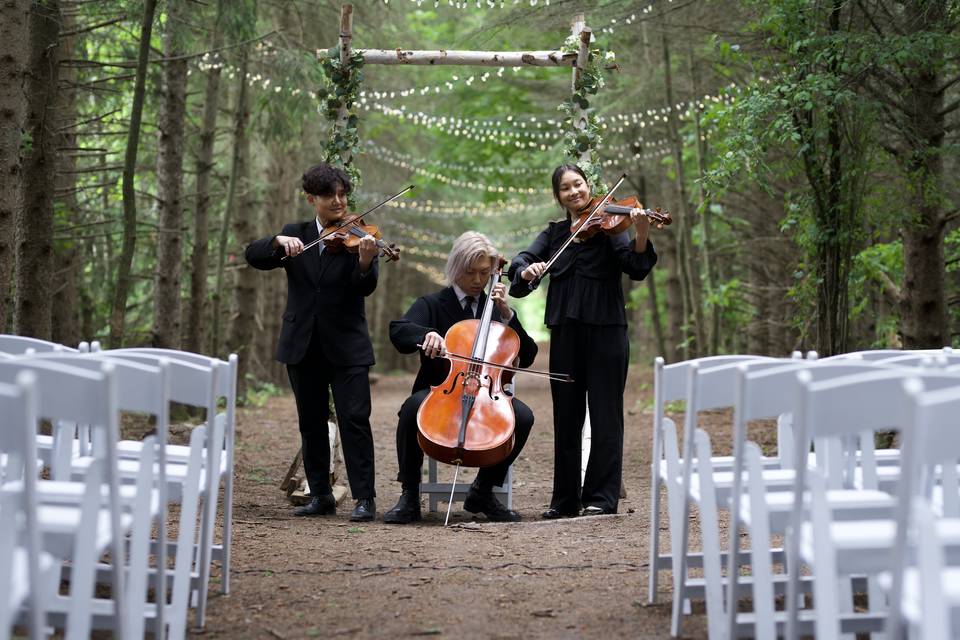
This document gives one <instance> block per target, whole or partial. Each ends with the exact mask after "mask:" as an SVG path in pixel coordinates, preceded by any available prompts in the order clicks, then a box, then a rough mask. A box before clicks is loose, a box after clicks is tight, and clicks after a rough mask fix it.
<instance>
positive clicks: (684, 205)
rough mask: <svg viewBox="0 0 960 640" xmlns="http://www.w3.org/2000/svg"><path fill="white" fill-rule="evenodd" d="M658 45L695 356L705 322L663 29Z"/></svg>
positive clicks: (682, 272)
mask: <svg viewBox="0 0 960 640" xmlns="http://www.w3.org/2000/svg"><path fill="white" fill-rule="evenodd" d="M660 44H661V48H662V51H663V78H664V86H665V89H666V95H667V104H668V105H670V110H669V112H668V114H667V124H668V137H669V139H670V145H671V147H672V149H673V161H674V165H675V167H674V175H675V180H676V187H677V193H678V199H679V202H678V204H679V207H677V213H678V215H677V225H676V234H677V257H678V259H679V261H680V264H679V275H680V278H681V280H680V284H681V287H682V289H681V291H682V293H683V297H684V302H685V305H684V306H685V307H686V308H687V309H686V310H687V313H688V314H691V315H692V317H689V319H688V321H687V322H685V323H684V325H688V324H690V323H692V324H693V325H694V326H693V336H692V338H693V342H694V344H693V348H692V349H690V348H689V347H688V349H687V351H688V353H689V354H691V355H693V356H696V355H699V354H700V353H701V352H702V351H704V350H705V349H706V347H707V345H706V338H705V335H704V329H705V323H704V319H703V308H702V305H701V304H700V282H699V280H700V278H699V274H700V271H699V269H697V267H696V264H697V261H696V259H695V257H694V255H693V251H694V249H693V233H692V228H693V222H694V217H693V211H692V210H691V207H690V197H689V195H688V194H687V185H686V177H685V175H684V168H683V141H682V140H681V138H680V131H679V125H678V124H677V113H676V108H675V107H674V105H675V104H676V100H675V99H674V93H673V71H672V69H671V67H670V64H671V63H670V44H669V41H668V39H667V35H666V30H665V29H664V30H663V31H662V32H661V36H660Z"/></svg>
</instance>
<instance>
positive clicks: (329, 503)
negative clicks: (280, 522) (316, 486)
mask: <svg viewBox="0 0 960 640" xmlns="http://www.w3.org/2000/svg"><path fill="white" fill-rule="evenodd" d="M336 512H337V501H336V499H334V497H333V494H330V493H328V494H326V495H323V496H313V497H312V498H311V499H310V502H308V503H307V504H305V505H303V506H302V507H300V508H299V509H294V510H293V515H295V516H332V515H333V514H335V513H336Z"/></svg>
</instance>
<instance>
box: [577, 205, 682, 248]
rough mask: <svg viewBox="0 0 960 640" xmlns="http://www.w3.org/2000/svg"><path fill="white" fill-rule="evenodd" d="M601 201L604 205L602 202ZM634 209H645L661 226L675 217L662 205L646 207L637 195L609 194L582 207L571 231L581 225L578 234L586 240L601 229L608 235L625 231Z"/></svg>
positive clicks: (630, 221)
mask: <svg viewBox="0 0 960 640" xmlns="http://www.w3.org/2000/svg"><path fill="white" fill-rule="evenodd" d="M601 202H602V203H603V205H601V204H600V203H601ZM634 209H643V215H645V216H647V217H648V218H650V220H651V221H652V222H653V223H654V224H657V225H659V226H665V225H669V224H672V223H673V217H672V216H671V215H670V212H669V211H661V210H660V207H657V208H656V209H644V208H643V205H641V204H640V201H639V200H637V197H636V196H630V197H628V198H621V199H619V200H614V199H613V198H612V197H609V196H607V197H606V199H604V198H603V197H596V198H593V199H592V200H590V202H588V203H587V205H586V206H585V207H583V208H582V209H580V211H578V212H577V219H576V220H571V222H570V232H571V233H576V232H577V230H578V229H580V227H584V228H583V230H582V231H580V233H579V234H578V235H579V236H580V237H581V238H583V239H584V240H587V239H589V238H592V237H593V236H595V235H596V234H598V233H600V232H601V231H602V232H603V233H606V234H607V235H617V234H618V233H623V232H624V231H626V230H627V229H629V228H630V225H631V224H633V221H632V220H631V219H630V214H631V213H632V212H633V210H634Z"/></svg>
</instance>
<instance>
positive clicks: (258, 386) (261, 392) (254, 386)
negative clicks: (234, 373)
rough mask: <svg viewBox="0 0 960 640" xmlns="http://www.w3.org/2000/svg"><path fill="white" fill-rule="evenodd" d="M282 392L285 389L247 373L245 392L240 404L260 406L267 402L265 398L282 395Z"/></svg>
mask: <svg viewBox="0 0 960 640" xmlns="http://www.w3.org/2000/svg"><path fill="white" fill-rule="evenodd" d="M283 393H285V390H284V389H281V388H280V387H279V386H277V385H276V384H274V383H272V382H267V381H265V380H257V379H256V377H255V376H254V375H253V374H251V373H248V374H247V394H246V396H245V397H244V398H243V400H242V402H241V404H244V405H247V406H254V407H262V406H263V405H265V404H266V403H267V400H269V399H270V398H273V397H275V396H279V395H282V394H283Z"/></svg>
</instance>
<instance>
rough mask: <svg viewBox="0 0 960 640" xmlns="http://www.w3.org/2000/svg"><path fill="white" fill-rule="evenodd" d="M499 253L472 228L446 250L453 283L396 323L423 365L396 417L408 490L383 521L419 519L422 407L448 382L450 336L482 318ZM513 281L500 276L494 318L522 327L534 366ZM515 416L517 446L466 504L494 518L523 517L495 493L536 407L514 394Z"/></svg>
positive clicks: (524, 353) (405, 348)
mask: <svg viewBox="0 0 960 640" xmlns="http://www.w3.org/2000/svg"><path fill="white" fill-rule="evenodd" d="M498 256H499V254H498V253H497V250H496V248H495V247H494V246H493V244H492V243H491V242H490V240H489V239H488V238H487V237H486V236H484V235H483V234H481V233H477V232H476V231H467V232H466V233H464V234H463V235H461V236H460V237H459V238H457V240H456V242H454V244H453V248H452V249H451V250H450V255H449V256H447V268H446V276H447V281H448V282H449V283H450V286H447V287H445V288H443V289H441V290H440V291H437V292H436V293H432V294H430V295H426V296H423V297H420V298H417V300H416V301H414V303H413V306H411V307H410V309H408V310H407V312H406V313H405V314H404V315H403V317H402V318H401V319H400V320H394V321H393V322H391V323H390V340H391V342H393V346H395V347H396V348H397V351H399V352H400V353H414V352H415V351H417V350H418V349H419V350H420V371H419V372H418V373H417V377H416V380H415V381H414V383H413V393H412V395H411V396H410V397H409V398H407V400H406V402H404V403H403V406H402V407H401V408H400V413H399V417H400V419H399V422H398V424H397V461H398V462H399V465H400V473H399V474H398V476H397V481H398V482H400V484H401V487H402V492H401V494H400V500H399V501H398V502H397V504H396V506H394V507H393V508H392V509H391V510H390V511H388V512H386V513H385V514H384V516H383V521H384V522H389V523H394V524H407V523H409V522H414V521H416V520H420V518H421V514H420V478H421V467H422V466H423V451H422V450H421V449H420V445H419V443H418V442H417V431H418V429H417V410H418V409H419V408H420V405H421V403H423V400H424V398H426V397H427V394H428V393H429V391H430V387H431V386H436V385H438V384H440V383H441V382H443V380H444V379H445V378H446V376H447V372H448V371H449V368H450V361H449V360H447V359H446V358H444V357H443V356H444V354H445V353H446V345H445V344H444V340H443V336H444V335H446V333H447V330H448V329H449V328H450V327H452V326H453V325H454V324H456V323H457V322H459V321H461V320H466V319H469V318H476V317H479V316H480V314H481V313H482V310H483V306H484V304H485V303H486V296H485V295H484V287H485V286H486V284H487V282H489V280H490V276H491V274H492V272H493V269H494V266H495V263H496V260H497V258H498ZM506 294H507V291H506V286H505V285H503V284H501V283H497V284H496V285H495V286H494V288H493V292H492V294H491V297H492V299H493V301H494V303H495V307H494V310H493V319H494V320H496V321H498V322H502V323H504V324H506V325H507V326H509V327H510V328H512V329H513V330H514V331H516V332H517V335H518V336H519V337H520V353H519V356H518V360H519V366H520V367H522V368H526V367H529V366H530V365H531V364H533V360H534V358H535V357H536V355H537V344H536V343H535V342H534V341H533V339H532V338H531V337H530V336H528V335H527V332H526V331H525V330H524V329H523V326H522V325H521V324H520V319H519V318H518V317H517V314H516V313H514V311H513V310H512V309H511V308H510V306H509V305H508V304H507V300H506ZM513 410H514V416H515V425H514V436H515V441H514V446H513V450H512V452H511V453H510V455H509V456H508V457H507V459H506V460H504V461H503V462H501V463H499V464H497V465H494V466H492V467H484V468H481V469H480V471H479V472H478V473H477V478H476V480H475V481H474V482H473V484H472V485H471V487H470V490H469V492H468V493H467V497H466V499H465V500H464V503H463V508H464V509H465V510H466V511H469V512H471V513H483V514H484V515H485V516H486V517H487V519H488V520H494V521H501V522H512V521H516V520H519V519H520V515H519V514H518V513H517V512H516V511H512V510H509V509H507V508H506V507H504V506H503V505H502V504H501V503H500V501H499V500H497V499H496V497H494V495H493V487H495V486H498V485H502V484H503V482H504V479H505V478H506V476H507V470H508V469H509V468H510V465H511V464H513V461H514V460H515V459H516V458H517V456H518V455H520V451H521V450H523V445H524V443H526V441H527V436H529V435H530V429H531V427H533V412H532V411H530V408H529V407H527V405H525V404H524V403H523V402H521V401H520V400H517V399H516V398H513Z"/></svg>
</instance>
